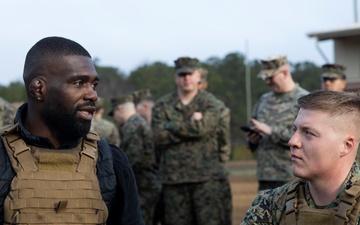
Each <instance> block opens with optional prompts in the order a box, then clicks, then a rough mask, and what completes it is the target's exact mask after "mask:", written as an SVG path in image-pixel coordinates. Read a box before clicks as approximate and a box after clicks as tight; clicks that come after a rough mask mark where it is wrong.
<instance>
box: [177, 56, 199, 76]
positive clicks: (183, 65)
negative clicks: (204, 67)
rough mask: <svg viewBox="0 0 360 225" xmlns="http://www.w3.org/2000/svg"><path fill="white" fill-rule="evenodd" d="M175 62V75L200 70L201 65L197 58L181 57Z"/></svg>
mask: <svg viewBox="0 0 360 225" xmlns="http://www.w3.org/2000/svg"><path fill="white" fill-rule="evenodd" d="M174 62H175V73H176V74H180V73H193V72H194V71H195V70H196V69H198V68H200V63H199V60H198V59H197V58H190V57H180V58H178V59H177V60H175V61H174Z"/></svg>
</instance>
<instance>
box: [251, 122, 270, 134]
mask: <svg viewBox="0 0 360 225" xmlns="http://www.w3.org/2000/svg"><path fill="white" fill-rule="evenodd" d="M251 123H252V125H253V126H251V129H253V130H255V131H256V132H259V133H263V134H266V135H269V136H270V135H271V133H272V129H271V127H270V126H269V125H267V124H266V123H262V122H260V121H258V120H256V119H251Z"/></svg>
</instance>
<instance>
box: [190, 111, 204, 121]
mask: <svg viewBox="0 0 360 225" xmlns="http://www.w3.org/2000/svg"><path fill="white" fill-rule="evenodd" d="M202 118H203V115H202V113H201V112H194V113H193V114H192V116H191V118H190V120H191V121H193V120H201V119H202Z"/></svg>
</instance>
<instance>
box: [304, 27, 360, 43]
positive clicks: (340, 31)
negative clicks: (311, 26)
mask: <svg viewBox="0 0 360 225" xmlns="http://www.w3.org/2000/svg"><path fill="white" fill-rule="evenodd" d="M308 36H309V37H314V38H316V39H317V40H318V41H323V40H328V39H337V38H344V37H351V36H360V23H354V24H351V25H348V26H344V27H340V28H337V29H332V30H325V31H319V32H313V33H309V34H308Z"/></svg>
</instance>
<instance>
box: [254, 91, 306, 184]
mask: <svg viewBox="0 0 360 225" xmlns="http://www.w3.org/2000/svg"><path fill="white" fill-rule="evenodd" d="M307 93H308V91H306V90H305V89H303V88H301V87H300V86H299V85H298V84H296V88H295V89H294V90H292V91H291V92H288V93H285V94H275V93H273V92H268V93H265V94H264V95H262V96H261V97H260V100H259V101H258V102H257V104H256V105H255V107H254V110H253V115H252V116H253V118H255V119H257V120H259V121H260V122H263V123H266V124H267V125H269V126H270V127H271V128H272V134H271V136H267V135H263V136H262V139H261V141H260V143H259V144H258V145H257V146H250V147H251V148H252V150H256V151H257V162H258V163H257V179H258V180H259V181H261V180H262V181H289V180H291V179H293V175H292V172H291V163H290V148H289V146H288V141H289V140H290V138H291V136H292V126H293V122H294V120H295V118H296V115H297V112H298V107H297V100H298V98H300V97H301V96H304V95H306V94H307Z"/></svg>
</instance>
